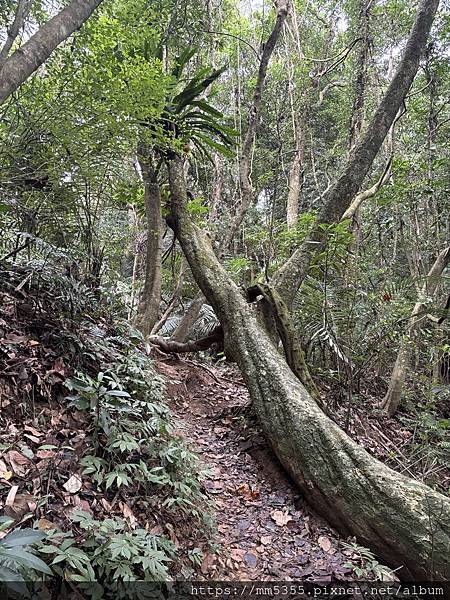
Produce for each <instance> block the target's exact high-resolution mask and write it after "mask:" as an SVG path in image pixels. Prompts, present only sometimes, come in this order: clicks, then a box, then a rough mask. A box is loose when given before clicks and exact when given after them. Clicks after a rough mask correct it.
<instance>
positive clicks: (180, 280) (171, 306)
mask: <svg viewBox="0 0 450 600" xmlns="http://www.w3.org/2000/svg"><path fill="white" fill-rule="evenodd" d="M183 282H184V265H183V266H182V267H181V271H180V273H179V275H178V280H177V284H176V286H175V290H174V292H173V295H172V298H171V299H170V302H169V303H168V305H167V307H166V310H165V311H164V313H163V314H162V315H161V318H160V319H159V321H158V322H157V323H155V325H154V326H153V329H152V330H151V332H150V334H151V335H156V334H157V333H158V331H159V330H160V329H161V328H162V326H163V325H164V324H165V323H166V321H167V319H168V318H169V317H170V315H171V314H172V312H173V310H174V308H175V306H176V305H177V303H178V300H179V299H180V296H181V292H182V290H183Z"/></svg>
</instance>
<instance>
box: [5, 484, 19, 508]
mask: <svg viewBox="0 0 450 600" xmlns="http://www.w3.org/2000/svg"><path fill="white" fill-rule="evenodd" d="M18 491H19V486H18V485H13V486H12V488H11V489H10V490H9V493H8V496H7V497H6V501H5V506H12V505H13V504H14V498H15V497H16V494H17V492H18Z"/></svg>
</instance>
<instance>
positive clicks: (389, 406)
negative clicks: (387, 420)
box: [382, 246, 450, 417]
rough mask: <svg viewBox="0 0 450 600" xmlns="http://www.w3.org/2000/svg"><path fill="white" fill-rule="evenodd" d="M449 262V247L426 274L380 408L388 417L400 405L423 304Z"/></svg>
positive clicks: (422, 317) (421, 316)
mask: <svg viewBox="0 0 450 600" xmlns="http://www.w3.org/2000/svg"><path fill="white" fill-rule="evenodd" d="M449 262H450V246H448V247H447V248H445V249H444V250H442V252H441V253H440V254H439V255H438V257H437V258H436V260H435V262H434V264H433V266H432V267H431V269H430V270H429V272H428V275H427V278H426V282H425V285H424V286H423V288H422V293H421V294H420V297H419V299H418V301H417V302H416V304H415V306H414V308H413V311H412V313H411V317H410V319H409V323H408V331H407V333H406V335H405V337H404V338H403V340H402V342H401V344H400V349H399V351H398V354H397V359H396V361H395V365H394V369H393V371H392V375H391V379H390V382H389V389H388V391H387V393H386V396H385V397H384V399H383V402H382V408H383V409H384V411H385V412H386V413H387V414H388V416H389V417H392V416H394V414H395V413H396V412H397V409H398V407H399V405H400V401H401V398H402V392H403V386H404V384H405V379H406V374H407V372H408V366H409V362H410V359H411V353H412V350H413V346H414V339H415V336H416V334H417V332H418V330H419V329H420V324H421V322H422V321H423V319H424V318H425V317H426V315H425V314H423V313H424V311H425V303H426V301H427V299H429V298H430V297H431V296H433V295H434V293H435V292H436V289H437V287H438V285H439V282H440V277H441V275H442V273H443V271H444V269H445V268H446V267H447V265H448V264H449Z"/></svg>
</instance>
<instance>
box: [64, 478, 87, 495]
mask: <svg viewBox="0 0 450 600" xmlns="http://www.w3.org/2000/svg"><path fill="white" fill-rule="evenodd" d="M82 483H83V482H82V481H81V477H80V476H79V475H72V477H69V479H68V480H67V481H66V483H65V484H64V485H63V488H64V489H65V490H66V491H67V492H69V494H76V493H77V492H79V491H80V490H81V486H82Z"/></svg>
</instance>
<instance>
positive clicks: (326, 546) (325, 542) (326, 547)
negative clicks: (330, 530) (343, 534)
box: [317, 535, 331, 552]
mask: <svg viewBox="0 0 450 600" xmlns="http://www.w3.org/2000/svg"><path fill="white" fill-rule="evenodd" d="M317 543H318V544H319V546H320V547H321V548H322V550H323V551H324V552H329V551H330V550H331V541H330V540H329V538H327V537H325V536H324V535H321V536H320V537H319V539H318V540H317Z"/></svg>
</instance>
